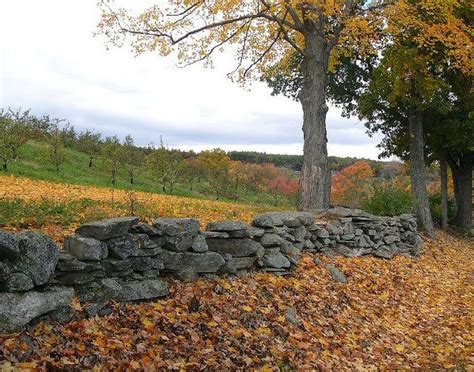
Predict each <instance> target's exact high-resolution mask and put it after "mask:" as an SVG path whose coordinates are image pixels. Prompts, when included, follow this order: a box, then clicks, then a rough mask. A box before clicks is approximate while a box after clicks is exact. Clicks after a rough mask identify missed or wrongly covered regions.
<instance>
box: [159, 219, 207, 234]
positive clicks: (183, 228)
mask: <svg viewBox="0 0 474 372" xmlns="http://www.w3.org/2000/svg"><path fill="white" fill-rule="evenodd" d="M153 226H154V227H155V228H156V229H157V230H158V231H159V232H160V233H161V234H165V235H168V236H176V235H178V234H183V233H189V234H197V233H198V232H199V221H198V220H196V219H194V218H159V219H157V220H155V221H153Z"/></svg>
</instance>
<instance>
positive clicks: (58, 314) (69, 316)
mask: <svg viewBox="0 0 474 372" xmlns="http://www.w3.org/2000/svg"><path fill="white" fill-rule="evenodd" d="M49 317H50V319H51V320H52V321H55V322H58V323H60V324H66V323H69V322H70V321H72V320H73V319H74V318H75V317H76V310H74V308H73V307H72V306H61V307H58V308H57V309H56V310H53V311H52V312H51V313H50V314H49Z"/></svg>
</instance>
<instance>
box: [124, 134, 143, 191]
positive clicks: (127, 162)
mask: <svg viewBox="0 0 474 372" xmlns="http://www.w3.org/2000/svg"><path fill="white" fill-rule="evenodd" d="M142 158H143V154H141V153H140V149H139V148H138V147H136V146H135V143H134V142H133V138H132V136H131V135H130V134H128V135H127V136H126V137H125V139H124V141H123V144H122V163H123V164H124V166H125V168H126V170H127V173H128V178H129V180H130V184H131V185H133V184H134V183H135V176H136V174H137V172H138V169H139V168H140V165H141V164H142V163H143V159H142Z"/></svg>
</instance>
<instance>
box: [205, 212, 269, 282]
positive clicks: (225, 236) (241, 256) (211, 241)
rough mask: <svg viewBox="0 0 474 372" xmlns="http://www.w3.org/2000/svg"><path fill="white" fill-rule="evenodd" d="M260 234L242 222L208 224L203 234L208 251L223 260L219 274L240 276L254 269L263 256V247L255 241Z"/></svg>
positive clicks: (260, 230)
mask: <svg viewBox="0 0 474 372" xmlns="http://www.w3.org/2000/svg"><path fill="white" fill-rule="evenodd" d="M262 234H263V230H262V229H255V228H252V227H250V226H249V225H247V224H246V223H244V222H239V221H217V222H211V223H209V224H208V225H207V227H206V231H205V232H204V235H205V237H206V241H207V244H208V246H209V249H210V250H211V251H213V252H215V253H217V254H219V255H220V256H221V257H222V258H223V260H224V264H223V265H222V266H221V267H220V268H219V273H222V274H233V275H237V274H239V275H242V274H246V273H247V272H248V271H249V270H251V269H253V268H255V264H256V262H257V260H260V259H262V257H263V256H264V254H265V249H264V248H263V246H262V245H261V244H260V243H258V242H257V241H255V238H257V237H258V236H261V235H262Z"/></svg>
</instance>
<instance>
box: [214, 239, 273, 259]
mask: <svg viewBox="0 0 474 372" xmlns="http://www.w3.org/2000/svg"><path fill="white" fill-rule="evenodd" d="M207 245H208V246H209V250H211V251H214V252H217V253H219V254H220V255H226V254H230V255H232V256H234V257H245V256H259V257H261V256H263V255H264V253H265V248H263V246H262V245H261V244H260V243H258V242H256V241H255V240H252V239H207Z"/></svg>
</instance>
